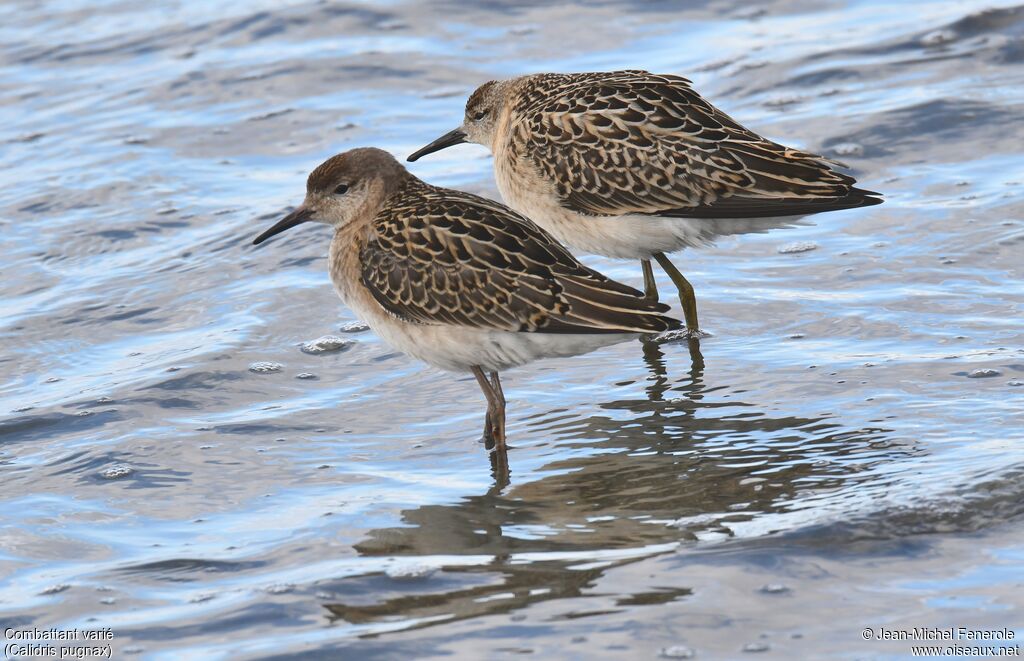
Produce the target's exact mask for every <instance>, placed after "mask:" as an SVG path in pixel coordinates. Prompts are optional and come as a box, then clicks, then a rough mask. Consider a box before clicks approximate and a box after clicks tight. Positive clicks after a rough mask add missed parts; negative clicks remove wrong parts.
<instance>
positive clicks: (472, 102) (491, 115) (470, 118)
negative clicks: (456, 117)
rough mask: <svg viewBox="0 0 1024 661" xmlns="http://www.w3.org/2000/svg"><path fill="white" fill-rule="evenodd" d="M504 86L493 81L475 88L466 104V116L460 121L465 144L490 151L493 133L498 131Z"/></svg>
mask: <svg viewBox="0 0 1024 661" xmlns="http://www.w3.org/2000/svg"><path fill="white" fill-rule="evenodd" d="M503 90H504V85H503V84H502V83H498V82H495V81H491V82H489V83H485V84H483V85H481V86H480V87H478V88H477V90H476V91H475V92H473V94H472V95H471V96H470V97H469V100H468V101H467V102H466V115H465V117H464V118H463V120H462V126H461V127H460V128H461V129H462V132H463V133H465V134H466V141H467V142H475V143H476V144H478V145H483V146H484V147H487V148H488V149H491V145H492V144H493V143H494V133H495V131H497V129H498V118H499V117H500V116H501V111H502V109H503V108H502V101H503V99H502V94H501V92H502V91H503Z"/></svg>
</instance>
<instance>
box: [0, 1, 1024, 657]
mask: <svg viewBox="0 0 1024 661" xmlns="http://www.w3.org/2000/svg"><path fill="white" fill-rule="evenodd" d="M556 4H557V3H540V2H537V3H522V4H520V3H505V2H503V1H501V0H495V1H492V2H484V3H475V4H473V5H472V6H468V5H467V6H463V5H461V4H456V3H446V2H431V3H402V2H389V3H381V4H375V5H357V4H344V3H334V2H330V3H326V2H310V3H301V2H293V3H280V2H273V3H272V2H252V3H201V2H192V3H176V2H160V3H132V2H122V1H115V0H107V1H104V2H92V3H76V2H64V1H59V0H53V1H49V2H46V1H39V2H27V1H24V2H9V3H5V4H3V6H2V7H0V90H2V99H3V100H2V101H0V154H2V155H3V164H4V170H3V173H2V174H0V182H2V186H0V224H2V226H0V231H2V236H3V239H2V243H0V273H2V283H3V295H2V296H0V340H2V349H0V364H2V366H3V374H2V377H0V379H2V387H0V501H2V508H0V512H2V513H0V581H2V583H0V623H2V624H3V626H4V627H8V626H19V627H32V626H37V627H51V626H56V627H64V628H69V627H86V628H96V627H111V629H112V630H113V632H114V634H115V639H114V651H115V655H124V654H129V653H132V654H134V655H136V657H137V658H151V659H182V658H195V659H200V658H202V659H216V658H268V657H274V658H308V657H309V656H311V655H312V654H311V653H313V652H316V653H318V654H319V655H322V656H324V657H329V658H335V657H337V656H341V655H345V656H351V657H352V658H410V657H414V658H420V657H428V656H446V655H449V656H450V655H455V656H458V657H460V658H504V657H513V656H515V657H519V656H522V655H526V654H532V655H534V657H536V658H552V657H556V658H557V657H572V658H588V659H589V658H654V657H656V656H657V655H658V654H659V653H661V654H663V655H669V656H671V655H673V654H674V655H677V656H681V655H685V654H686V653H687V652H694V653H695V654H696V655H698V657H699V658H723V657H725V658H729V657H735V656H741V655H742V656H746V654H744V653H743V651H744V650H746V651H748V652H760V653H761V654H760V656H761V657H771V658H801V657H803V658H815V657H828V658H833V657H846V658H854V657H858V658H865V657H869V658H898V657H901V656H903V655H906V654H907V653H908V648H907V646H906V645H903V644H901V643H895V642H879V641H864V640H862V639H861V631H862V630H863V628H864V627H879V626H886V627H894V628H898V627H900V626H909V627H912V626H933V627H942V626H973V627H985V628H1001V627H1009V628H1010V629H1015V630H1016V631H1017V636H1018V638H1019V637H1020V636H1021V635H1024V619H1022V617H1021V612H1022V606H1024V598H1022V597H1021V585H1022V584H1021V576H1022V575H1024V550H1022V549H1024V525H1022V521H1024V519H1022V517H1021V514H1022V511H1024V486H1022V484H1024V482H1022V477H1024V445H1022V444H1024V432H1022V431H1021V430H1022V429H1024V415H1022V410H1024V409H1022V404H1024V323H1022V316H1024V311H1022V303H1024V286H1022V284H1021V283H1022V281H1021V277H1022V275H1024V274H1022V264H1024V258H1022V257H1024V197H1022V195H1024V132H1022V129H1024V126H1022V122H1021V118H1022V117H1024V66H1022V64H1024V6H1015V5H1013V4H1012V3H1006V2H1003V3H1000V2H993V3H985V4H984V5H983V4H979V3H971V2H945V1H938V0H935V1H932V2H925V1H922V2H907V3H891V2H880V1H871V0H865V1H862V2H857V1H851V2H830V3H811V2H802V1H800V0H793V1H791V2H787V1H784V0H780V1H778V2H765V3H761V4H759V5H757V6H753V5H752V4H750V3H738V2H737V3H729V2H707V3H687V7H688V8H686V9H679V8H678V4H680V3H665V4H659V3H636V4H635V5H618V4H613V3H595V4H588V5H558V6H551V5H556ZM216 5H220V6H216ZM983 10H984V11H983ZM613 68H647V69H652V70H657V71H664V72H677V73H682V74H684V75H687V76H689V77H690V78H692V79H693V81H694V83H695V85H696V86H697V88H698V89H700V90H701V91H703V93H704V94H705V95H706V96H708V97H709V98H710V99H711V100H713V101H714V102H715V103H717V104H718V105H719V106H721V107H722V108H724V109H725V110H726V111H727V112H729V113H731V114H733V115H734V116H735V117H737V118H738V119H740V120H741V121H743V122H744V123H746V124H748V125H749V126H751V127H752V128H755V129H757V130H759V131H761V132H762V133H765V134H767V135H769V136H771V137H773V138H775V139H777V140H780V141H782V142H786V143H789V144H794V145H796V146H801V147H805V148H807V149H811V150H814V151H820V152H822V153H824V154H826V155H829V156H832V157H834V158H839V159H841V160H843V161H846V162H848V163H849V164H850V166H851V168H852V169H853V171H854V174H855V175H856V176H857V177H858V178H859V179H860V180H861V181H862V183H863V185H864V186H865V187H866V188H870V189H873V190H879V191H882V192H883V193H884V194H885V196H886V203H885V204H884V205H882V206H878V207H871V208H867V209H860V210H853V211H847V212H838V213H833V214H827V215H825V216H818V217H816V218H815V219H814V223H813V224H809V225H807V226H804V227H798V228H791V229H784V230H778V231H775V232H771V233H768V234H752V235H746V236H740V237H731V238H728V239H725V240H722V241H720V242H719V243H718V244H717V245H716V246H714V247H712V248H709V249H705V250H701V251H695V252H687V253H683V254H682V255H680V256H679V259H678V262H677V263H678V264H679V265H680V266H681V267H683V270H684V271H685V272H686V273H687V274H688V276H689V277H690V279H691V281H692V282H693V283H694V284H695V286H696V288H697V294H698V297H699V301H700V304H701V308H702V321H703V325H704V326H706V327H707V328H708V329H709V330H710V331H712V332H713V334H714V335H713V337H711V338H709V339H707V340H705V341H704V342H703V343H702V345H701V351H702V354H703V355H702V357H701V356H696V355H691V353H690V351H689V350H688V348H687V346H686V345H685V344H681V343H678V342H671V341H668V342H661V343H647V344H640V343H638V342H632V343H626V344H621V345H617V346H614V347H611V348H609V349H607V350H603V351H600V352H597V353H594V354H590V355H588V356H585V357H578V358H573V359H559V360H551V361H547V362H541V363H537V364H535V365H532V366H529V367H525V368H522V369H519V370H516V371H512V372H510V373H508V374H507V375H506V378H505V382H506V391H507V394H508V396H509V400H510V418H509V429H508V433H509V437H510V444H511V449H510V452H509V461H510V465H511V477H510V481H509V483H508V484H504V483H502V482H501V481H496V480H495V477H494V476H493V475H492V472H491V466H490V463H489V460H488V454H487V453H486V451H485V450H484V448H483V445H482V443H481V441H480V429H481V426H482V422H483V421H482V415H483V401H482V397H481V395H480V393H479V391H478V389H477V386H476V383H475V381H474V380H473V379H472V377H469V376H458V375H450V374H443V373H440V372H436V371H434V370H431V369H429V368H426V367H424V366H422V365H420V364H418V363H416V362H414V361H411V360H409V359H407V358H405V357H404V356H402V355H401V354H398V353H395V352H394V351H392V350H390V349H389V348H388V347H386V346H385V345H383V344H382V343H381V342H380V341H378V340H377V339H376V338H375V337H374V336H373V335H372V334H371V333H369V332H366V331H361V330H360V327H359V326H358V325H357V324H354V323H353V322H355V321H357V320H356V319H354V318H353V317H352V316H351V314H350V313H349V312H348V311H347V310H346V309H344V308H343V307H342V306H341V305H340V303H339V302H338V301H337V299H336V296H335V294H334V292H333V290H332V289H331V287H330V284H329V281H328V277H327V274H326V267H325V256H326V250H327V241H328V230H326V229H325V228H315V227H309V228H303V229H302V230H301V231H300V230H296V231H294V232H292V233H289V234H288V235H286V236H285V237H283V239H282V240H280V241H274V242H272V243H269V244H267V245H265V246H261V247H260V248H259V249H257V248H254V247H253V246H252V245H250V242H251V239H252V238H253V236H255V234H256V233H257V232H258V231H260V230H262V229H264V228H265V227H267V226H268V224H269V223H270V222H271V221H272V220H273V219H276V218H277V217H278V216H279V214H281V213H282V212H283V211H284V210H286V209H287V208H288V206H289V205H292V204H295V203H297V202H298V201H299V200H300V199H301V195H302V193H303V186H304V180H305V175H306V173H307V172H308V171H309V170H310V169H311V168H312V167H313V166H315V165H316V164H317V163H319V162H320V161H321V160H322V159H323V158H325V157H326V156H329V155H330V154H333V153H335V152H338V151H342V150H344V149H346V148H349V147H354V146H363V145H375V146H380V147H383V148H385V149H388V150H390V151H392V152H394V153H395V154H396V155H400V156H404V155H405V154H408V153H409V152H410V151H412V150H413V149H415V148H417V147H419V146H421V145H423V144H424V143H426V142H427V141H429V140H431V139H433V138H434V137H436V136H437V135H440V133H442V132H443V131H446V130H448V129H450V128H452V127H453V126H454V125H455V124H456V122H458V121H459V119H460V118H461V114H462V105H463V101H464V98H465V95H466V94H467V93H468V92H469V91H471V90H472V89H473V88H474V87H475V86H476V85H477V84H479V83H480V82H483V81H485V80H488V79H490V78H494V77H502V76H508V75H514V74H519V73H526V72H532V71H546V70H561V71H566V70H569V71H571V70H599V69H613ZM413 171H414V172H415V173H416V174H418V175H419V176H421V177H423V178H425V179H427V180H429V181H431V182H434V183H439V184H444V185H449V186H456V187H460V188H465V189H468V190H472V191H476V192H481V193H483V194H486V195H491V196H496V191H495V188H494V185H493V181H492V179H491V169H490V161H489V157H488V156H487V155H486V154H485V152H484V150H483V149H482V148H479V147H476V146H462V147H457V148H454V149H451V150H446V151H444V152H441V153H439V154H437V155H435V156H433V157H430V158H427V159H424V160H423V161H421V162H418V163H416V164H415V166H414V167H413ZM794 246H796V247H797V248H804V250H794V249H793V248H794ZM806 248H813V249H812V250H806ZM587 261H588V263H591V264H592V265H594V266H596V267H597V268H599V269H601V270H602V271H605V272H607V273H609V274H610V275H613V276H615V277H617V278H619V279H622V280H625V281H627V282H630V283H633V284H637V285H639V284H640V271H639V268H638V266H637V265H636V264H633V263H626V262H616V261H613V260H604V259H600V258H593V257H588V258H587ZM662 288H663V292H668V291H671V289H670V285H669V284H668V281H667V279H666V280H664V281H663V283H662ZM324 335H336V336H339V337H342V338H344V339H347V340H351V342H348V343H344V344H343V345H342V346H341V347H340V348H337V349H335V350H333V351H328V352H323V353H306V352H303V351H302V350H301V345H302V344H303V343H305V342H309V341H311V340H315V339H316V338H319V337H321V336H324ZM261 361H263V362H273V363H279V364H280V366H281V367H280V369H278V370H276V371H264V372H260V371H253V370H251V369H250V366H252V365H253V364H254V363H257V362H261Z"/></svg>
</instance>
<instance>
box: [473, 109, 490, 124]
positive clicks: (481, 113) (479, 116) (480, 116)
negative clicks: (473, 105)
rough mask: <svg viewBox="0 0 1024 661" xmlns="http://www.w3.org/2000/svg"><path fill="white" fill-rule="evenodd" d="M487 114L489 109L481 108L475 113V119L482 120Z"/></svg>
mask: <svg viewBox="0 0 1024 661" xmlns="http://www.w3.org/2000/svg"><path fill="white" fill-rule="evenodd" d="M486 116H487V111H486V110H481V111H479V112H477V113H476V114H474V115H473V120H474V121H477V122H478V121H480V120H481V119H483V118H484V117H486Z"/></svg>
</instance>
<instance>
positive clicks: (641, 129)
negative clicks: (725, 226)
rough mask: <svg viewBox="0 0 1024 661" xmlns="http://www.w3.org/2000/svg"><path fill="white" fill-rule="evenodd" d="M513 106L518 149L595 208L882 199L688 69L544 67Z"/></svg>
mask: <svg viewBox="0 0 1024 661" xmlns="http://www.w3.org/2000/svg"><path fill="white" fill-rule="evenodd" d="M533 83H534V86H533V88H532V91H531V92H529V93H524V94H523V95H522V97H521V98H520V100H519V102H518V104H517V106H516V107H515V109H514V112H515V115H514V121H515V124H514V125H513V131H514V132H515V136H514V139H513V141H514V144H518V145H522V151H521V153H519V154H517V156H518V157H520V158H525V159H528V161H529V162H530V163H532V165H533V166H535V167H536V168H537V170H538V171H539V173H540V174H541V175H542V176H544V177H545V178H546V179H548V180H549V181H552V182H554V184H555V187H556V190H557V193H558V195H559V197H560V198H561V200H562V203H563V204H564V205H565V206H566V207H568V208H571V209H573V210H575V211H578V212H581V213H587V214H592V215H615V216H617V215H624V214H652V215H662V216H677V217H700V218H748V217H767V216H790V215H804V214H811V213H818V212H821V211H830V210H835V209H847V208H854V207H860V206H869V205H872V204H878V203H880V202H881V199H880V198H879V197H878V194H877V193H873V192H871V191H865V190H862V189H859V188H855V187H854V186H853V184H854V183H855V180H854V179H853V178H852V177H850V176H848V175H845V174H843V173H840V172H837V171H836V170H835V169H833V165H836V164H835V163H834V162H832V161H829V160H828V159H825V158H824V157H822V156H817V155H815V154H810V153H807V152H803V151H800V150H797V149H792V148H790V147H785V146H783V145H780V144H778V143H775V142H772V141H771V140H768V139H766V138H763V137H761V136H759V135H757V134H756V133H754V132H752V131H750V130H748V129H747V128H745V127H743V126H742V125H740V124H739V123H738V122H736V121H735V120H733V119H732V118H731V117H729V116H728V115H726V114H725V113H723V112H722V111H720V110H718V109H717V108H715V107H714V106H712V105H711V104H710V103H708V102H707V101H705V100H704V99H703V98H702V97H701V96H700V95H699V94H698V93H697V92H696V91H694V90H693V88H692V87H691V86H690V82H689V81H688V80H686V79H685V78H681V77H678V76H662V75H654V74H651V73H648V72H646V71H618V72H612V73H594V74H565V75H562V74H548V75H543V76H539V77H536V78H534V79H533Z"/></svg>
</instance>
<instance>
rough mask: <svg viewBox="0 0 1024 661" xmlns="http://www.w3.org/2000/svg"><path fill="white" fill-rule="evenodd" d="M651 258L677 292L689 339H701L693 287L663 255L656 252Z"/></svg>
mask: <svg viewBox="0 0 1024 661" xmlns="http://www.w3.org/2000/svg"><path fill="white" fill-rule="evenodd" d="M653 257H654V259H656V260H657V261H658V264H659V265H661V268H662V269H663V270H664V271H665V273H667V274H668V277H669V278H671V279H672V282H673V283H674V284H675V286H676V288H677V289H678V290H679V302H680V303H682V304H683V317H684V318H685V319H686V330H687V331H689V333H690V336H691V337H701V336H702V335H703V333H701V331H700V327H699V325H698V323H697V297H696V296H695V295H694V293H693V285H691V284H690V282H689V281H688V280H687V279H686V278H685V277H683V274H682V273H680V272H679V269H677V268H676V267H675V265H674V264H672V262H670V261H668V257H666V256H665V253H661V252H656V253H654V255H653Z"/></svg>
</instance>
